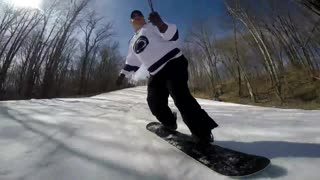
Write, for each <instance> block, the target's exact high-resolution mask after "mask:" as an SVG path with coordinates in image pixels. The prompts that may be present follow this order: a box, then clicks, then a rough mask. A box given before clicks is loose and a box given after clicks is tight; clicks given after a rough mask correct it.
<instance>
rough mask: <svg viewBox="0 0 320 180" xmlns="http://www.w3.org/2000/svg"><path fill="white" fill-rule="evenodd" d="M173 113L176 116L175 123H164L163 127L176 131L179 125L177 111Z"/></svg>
mask: <svg viewBox="0 0 320 180" xmlns="http://www.w3.org/2000/svg"><path fill="white" fill-rule="evenodd" d="M172 114H173V116H174V121H175V123H174V124H173V125H164V124H162V125H163V127H164V128H166V129H167V130H170V131H176V130H177V128H178V125H177V112H173V113H172Z"/></svg>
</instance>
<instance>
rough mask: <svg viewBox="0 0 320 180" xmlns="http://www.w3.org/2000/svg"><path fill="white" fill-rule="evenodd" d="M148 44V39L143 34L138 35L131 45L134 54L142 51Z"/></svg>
mask: <svg viewBox="0 0 320 180" xmlns="http://www.w3.org/2000/svg"><path fill="white" fill-rule="evenodd" d="M148 44H149V40H148V38H147V37H145V36H140V37H139V38H138V39H137V40H136V42H135V43H134V45H133V50H134V52H135V53H136V54H140V53H142V52H143V51H144V50H145V49H146V47H147V46H148Z"/></svg>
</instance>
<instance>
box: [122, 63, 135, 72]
mask: <svg viewBox="0 0 320 180" xmlns="http://www.w3.org/2000/svg"><path fill="white" fill-rule="evenodd" d="M123 70H125V71H128V72H131V71H134V72H137V71H138V70H139V67H138V66H131V65H129V64H126V65H125V66H124V68H123Z"/></svg>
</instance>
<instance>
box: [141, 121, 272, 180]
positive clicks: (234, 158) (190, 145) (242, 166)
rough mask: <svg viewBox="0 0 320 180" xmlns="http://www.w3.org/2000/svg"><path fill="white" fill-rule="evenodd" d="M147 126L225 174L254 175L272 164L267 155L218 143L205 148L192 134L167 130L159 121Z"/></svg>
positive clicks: (186, 152)
mask: <svg viewBox="0 0 320 180" xmlns="http://www.w3.org/2000/svg"><path fill="white" fill-rule="evenodd" d="M146 128H147V130H149V131H150V132H152V133H154V134H156V135H157V136H159V137H161V138H162V139H163V140H165V141H167V142H168V143H170V144H171V145H173V146H174V147H176V148H177V149H179V150H180V151H182V152H184V153H185V154H187V155H188V156H190V157H191V158H193V159H195V160H196V161H198V162H200V163H201V164H203V165H205V166H207V167H208V168H210V169H212V170H213V171H215V172H217V173H219V174H222V175H225V176H231V177H243V176H249V175H253V174H256V173H258V172H259V171H262V170H264V169H265V168H266V167H267V166H268V165H269V164H270V159H268V158H266V157H262V156H256V155H250V154H246V153H243V152H238V151H235V150H232V149H228V148H224V147H220V146H218V145H213V144H212V145H210V146H208V147H206V148H205V149H204V148H202V147H200V146H199V145H198V144H197V143H195V142H194V140H193V138H192V137H191V136H189V135H186V134H183V133H180V132H178V131H170V130H167V129H165V128H163V126H162V124H161V123H158V122H152V123H149V124H148V125H147V126H146Z"/></svg>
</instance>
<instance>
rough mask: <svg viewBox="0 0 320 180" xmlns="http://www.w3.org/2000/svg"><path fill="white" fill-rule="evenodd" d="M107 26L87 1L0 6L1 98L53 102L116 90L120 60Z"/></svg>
mask: <svg viewBox="0 0 320 180" xmlns="http://www.w3.org/2000/svg"><path fill="white" fill-rule="evenodd" d="M113 35H114V32H113V27H112V23H110V22H106V21H105V20H104V18H103V16H101V15H99V14H98V13H97V12H95V11H94V10H92V9H90V6H89V0H72V1H62V0H54V1H45V2H44V4H43V8H42V10H38V9H27V8H16V7H13V6H10V5H7V4H1V6H0V99H2V100H3V99H30V98H53V97H64V96H74V95H86V94H94V93H99V92H106V91H110V90H113V89H116V88H117V87H115V85H114V79H116V77H117V75H118V73H119V68H120V67H121V66H119V64H122V62H123V57H122V56H121V55H120V53H119V46H118V43H117V42H116V41H114V40H113V38H112V37H113Z"/></svg>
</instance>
